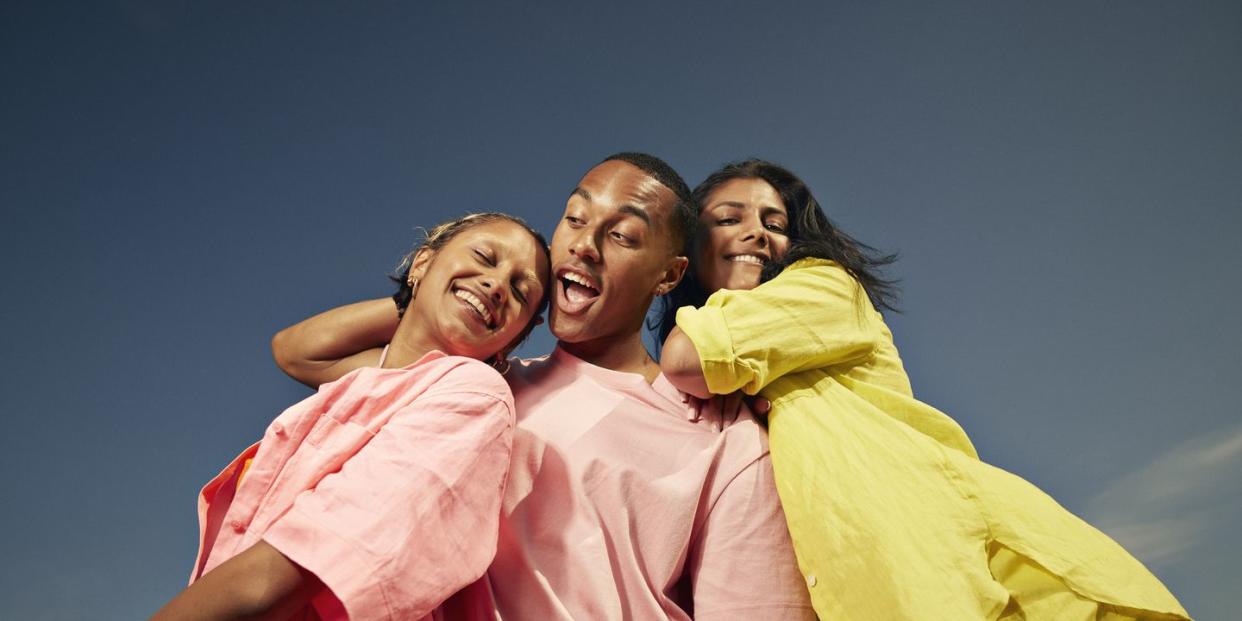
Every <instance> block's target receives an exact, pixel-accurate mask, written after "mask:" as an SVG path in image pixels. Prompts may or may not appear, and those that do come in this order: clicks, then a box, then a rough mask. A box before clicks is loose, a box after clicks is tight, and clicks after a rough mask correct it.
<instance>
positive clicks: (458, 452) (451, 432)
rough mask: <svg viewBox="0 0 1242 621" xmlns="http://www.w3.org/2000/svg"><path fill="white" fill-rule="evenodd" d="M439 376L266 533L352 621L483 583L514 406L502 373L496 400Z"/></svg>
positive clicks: (425, 605)
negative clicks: (320, 584) (317, 581)
mask: <svg viewBox="0 0 1242 621" xmlns="http://www.w3.org/2000/svg"><path fill="white" fill-rule="evenodd" d="M467 375H468V374H467ZM476 375H477V374H476ZM448 377H449V380H450V381H447V382H446V381H444V380H441V381H440V382H437V383H436V384H435V385H433V386H432V387H431V388H430V389H428V391H427V392H426V393H425V394H424V395H421V396H420V397H418V398H417V399H415V400H414V401H413V402H411V403H410V404H409V405H407V406H405V407H403V408H402V409H401V410H399V411H398V412H395V413H394V414H393V415H392V417H391V418H390V419H389V420H388V421H387V422H386V423H385V424H384V425H383V426H382V427H381V428H380V429H379V430H378V431H377V432H376V434H375V436H374V437H373V438H372V439H371V440H370V441H369V442H368V443H367V444H366V445H365V446H363V448H361V449H360V450H359V451H358V452H357V453H355V454H354V455H352V456H351V457H349V458H348V460H346V461H345V463H344V465H343V466H342V467H341V469H340V470H339V471H338V472H335V473H332V474H329V475H327V476H326V477H324V478H323V479H322V480H321V481H320V482H319V484H318V485H317V486H316V487H315V488H314V489H311V490H308V491H305V492H302V493H301V494H300V495H299V496H298V497H297V498H296V500H295V501H294V503H293V506H292V508H291V509H290V510H289V511H288V512H286V513H285V514H284V515H282V516H281V517H279V518H278V519H277V520H276V521H275V522H274V523H273V524H272V526H271V527H270V528H269V529H268V530H267V531H266V532H265V533H264V535H263V539H264V540H265V541H267V542H268V543H269V544H271V545H272V546H274V547H275V548H276V549H277V550H279V551H280V552H281V553H282V554H284V555H285V556H287V557H289V559H290V560H292V561H294V562H295V563H297V564H298V565H300V566H302V567H303V568H305V569H307V570H308V571H310V572H312V573H314V574H315V575H316V576H317V577H318V578H319V579H320V580H321V581H322V582H323V583H324V584H325V585H326V586H327V587H328V589H329V590H330V591H331V592H332V594H333V595H334V596H335V597H336V598H337V599H338V600H339V601H340V602H341V604H343V606H344V608H345V609H346V611H347V612H348V615H349V618H350V619H354V620H363V619H417V618H421V617H422V616H423V615H425V614H427V613H428V612H430V611H431V610H432V609H433V608H434V607H435V606H437V605H438V604H439V603H440V602H442V601H443V600H445V599H446V598H448V597H449V596H450V595H452V594H453V593H454V592H456V591H457V590H458V589H461V588H462V587H464V586H466V585H467V584H469V583H470V582H472V581H474V580H476V579H477V578H479V577H480V576H482V575H483V573H484V572H485V571H486V569H487V566H488V565H489V564H490V563H491V560H492V557H493V556H494V554H495V547H496V536H497V528H498V520H499V516H500V500H501V496H502V495H503V487H504V481H505V473H506V471H507V469H508V462H509V454H510V449H511V447H512V437H513V435H512V434H513V420H514V418H513V409H512V398H511V396H510V395H509V394H508V389H507V387H504V383H503V380H502V379H500V378H499V376H497V377H496V378H495V383H497V384H499V385H500V386H501V387H503V388H502V390H503V392H500V393H497V392H492V391H490V390H486V388H488V387H491V386H492V384H489V383H487V382H483V383H482V384H481V385H479V384H476V386H481V387H477V388H474V389H472V388H470V387H469V386H468V385H464V384H465V383H464V382H462V381H452V379H451V375H450V376H448ZM442 384H449V385H448V386H444V385H442Z"/></svg>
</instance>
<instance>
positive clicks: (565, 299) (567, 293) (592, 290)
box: [556, 269, 599, 315]
mask: <svg viewBox="0 0 1242 621" xmlns="http://www.w3.org/2000/svg"><path fill="white" fill-rule="evenodd" d="M556 280H557V287H556V289H557V295H556V305H557V308H559V309H560V310H561V311H563V312H566V313H569V314H571V315H575V314H578V313H581V312H582V311H584V310H586V308H587V307H588V306H590V305H591V303H592V302H594V301H595V300H596V299H597V298H599V284H598V283H597V282H596V281H595V280H594V279H592V278H591V277H590V276H587V275H586V274H583V273H581V272H576V271H573V270H569V269H562V270H560V271H559V272H558V273H557V277H556Z"/></svg>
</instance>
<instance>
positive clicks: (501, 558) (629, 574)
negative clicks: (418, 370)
mask: <svg viewBox="0 0 1242 621" xmlns="http://www.w3.org/2000/svg"><path fill="white" fill-rule="evenodd" d="M510 383H511V386H512V388H513V391H514V398H515V403H516V405H517V409H518V425H517V432H516V434H515V438H514V451H513V459H512V462H511V466H510V473H509V481H508V486H507V491H506V496H505V502H504V512H505V516H504V517H503V518H502V523H501V529H500V541H499V545H498V549H497V555H496V559H495V561H494V563H493V565H492V567H491V569H490V570H489V577H490V584H491V588H492V591H493V593H494V597H495V600H496V607H497V610H498V612H499V613H500V616H501V617H502V618H505V619H657V618H669V619H689V618H691V602H692V595H691V593H690V590H691V589H690V583H689V575H688V567H689V566H690V565H693V564H694V563H695V559H696V558H698V557H697V556H696V554H698V553H699V551H698V550H696V549H695V546H696V545H697V544H698V539H699V535H700V531H701V530H702V529H703V528H704V523H705V520H707V517H708V514H709V512H710V510H711V509H712V507H713V505H714V503H715V501H716V500H717V499H718V498H719V497H720V496H721V494H722V492H723V491H724V490H725V488H726V486H728V485H729V483H730V482H731V481H732V480H733V479H734V477H736V476H737V475H738V473H739V472H741V471H743V470H744V469H746V468H748V467H755V465H756V462H757V461H758V460H761V459H762V460H766V455H767V442H766V437H765V434H764V432H763V430H762V428H761V427H760V426H759V425H758V424H757V423H755V421H754V420H753V419H751V418H750V417H749V416H745V417H744V419H743V420H741V421H739V422H738V423H736V424H733V425H731V426H728V428H726V429H724V431H723V432H720V431H717V430H716V428H715V425H716V422H715V421H714V420H709V419H707V418H703V419H700V418H698V408H696V406H695V404H694V403H691V402H690V400H689V399H688V398H687V397H685V396H684V395H682V394H681V393H679V392H678V391H677V390H676V389H674V388H673V387H672V385H671V384H669V383H668V382H667V380H665V379H664V378H663V376H660V377H658V378H657V379H656V380H655V382H654V383H653V384H650V385H648V384H647V383H646V382H645V381H644V380H643V378H642V377H640V376H638V375H632V374H625V373H617V372H613V371H608V370H605V369H601V368H599V367H593V366H592V365H588V364H587V363H585V362H583V361H581V360H578V359H576V358H573V357H572V356H570V355H568V354H567V353H565V352H563V351H561V350H558V351H557V352H556V353H554V354H552V355H551V356H550V357H549V358H548V359H546V360H541V361H533V362H528V363H526V364H524V365H522V366H521V368H516V367H515V369H514V372H512V373H511V374H510ZM762 466H763V467H764V468H767V467H768V465H767V462H766V461H764V462H763V464H762ZM774 493H775V492H774V489H773V490H772V491H771V494H773V498H774ZM779 528H780V533H781V537H783V539H784V540H785V541H787V539H788V535H787V534H786V533H785V531H784V525H783V523H782V524H779ZM774 547H776V548H778V549H776V550H773V551H772V554H773V555H775V556H776V557H777V558H778V559H780V560H778V561H777V562H775V563H774V564H777V565H779V564H781V561H783V560H789V561H790V563H789V565H790V566H791V567H792V553H791V552H790V551H789V550H788V549H786V550H783V551H782V550H780V549H779V547H780V546H774ZM782 554H785V555H787V556H782ZM777 573H779V572H777ZM765 579H766V578H765ZM795 580H796V578H795Z"/></svg>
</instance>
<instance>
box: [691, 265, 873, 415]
mask: <svg viewBox="0 0 1242 621" xmlns="http://www.w3.org/2000/svg"><path fill="white" fill-rule="evenodd" d="M876 315H877V313H876V312H875V310H874V308H873V307H872V306H871V303H870V301H869V300H868V299H867V296H866V293H865V292H864V291H863V289H862V286H861V285H859V284H858V282H857V281H856V280H854V279H853V278H852V277H851V276H850V275H849V273H848V272H846V271H845V270H844V269H843V268H841V267H840V266H838V265H837V264H835V263H832V262H830V261H823V260H817V259H804V260H802V261H799V262H797V263H795V264H793V265H792V266H790V267H789V268H787V269H786V270H785V271H784V272H781V273H780V274H779V275H778V276H777V277H776V278H773V279H772V280H770V281H768V282H766V283H764V284H762V285H760V286H758V287H756V288H754V289H751V290H749V291H733V290H727V289H722V290H720V291H717V292H716V293H714V294H712V296H711V297H710V298H708V300H707V303H706V304H704V305H703V307H702V308H693V307H689V306H687V307H684V308H681V309H680V310H678V311H677V327H679V328H681V330H682V332H684V333H685V334H686V336H687V337H689V338H690V340H691V341H692V342H693V343H694V346H695V348H696V349H697V350H698V352H699V359H700V362H701V363H702V366H703V376H704V379H705V380H706V381H707V388H708V390H710V391H712V392H713V393H715V394H728V393H731V392H734V391H736V390H742V391H744V392H746V393H747V394H752V395H753V394H755V393H757V392H759V391H760V390H762V389H763V387H764V386H766V385H768V384H769V383H771V382H772V381H773V380H775V379H777V378H779V377H781V376H783V375H785V374H787V373H792V372H796V371H802V370H806V369H813V368H822V367H828V366H834V365H839V364H848V363H851V362H856V361H859V360H862V359H864V358H866V357H867V356H868V355H870V354H871V353H872V352H873V351H874V350H875V348H876V347H877V346H878V345H879V343H880V339H881V338H882V330H883V327H882V322H881V321H880V320H879V319H878V317H877V316H876Z"/></svg>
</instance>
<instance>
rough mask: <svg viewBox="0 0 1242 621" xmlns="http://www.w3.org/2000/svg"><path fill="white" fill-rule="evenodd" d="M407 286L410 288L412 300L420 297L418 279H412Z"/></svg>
mask: <svg viewBox="0 0 1242 621" xmlns="http://www.w3.org/2000/svg"><path fill="white" fill-rule="evenodd" d="M405 284H407V285H409V286H410V299H411V300H413V299H414V296H416V295H418V279H417V278H411V279H409V280H407V281H406V283H405Z"/></svg>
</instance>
